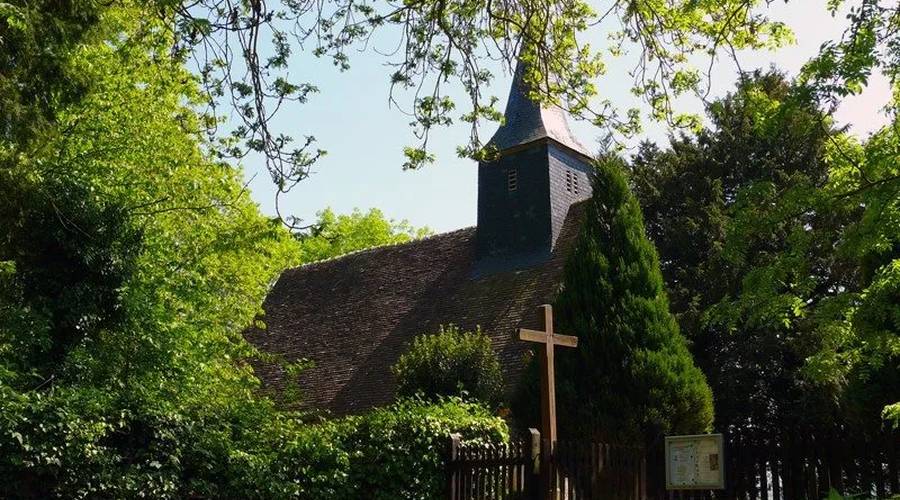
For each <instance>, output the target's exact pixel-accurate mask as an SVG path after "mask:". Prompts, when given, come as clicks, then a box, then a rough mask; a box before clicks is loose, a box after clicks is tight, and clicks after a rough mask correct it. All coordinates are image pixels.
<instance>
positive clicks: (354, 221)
mask: <svg viewBox="0 0 900 500" xmlns="http://www.w3.org/2000/svg"><path fill="white" fill-rule="evenodd" d="M430 234H431V230H430V229H428V228H427V227H422V228H418V229H416V228H414V227H412V226H411V225H410V224H409V222H407V221H405V220H403V221H400V222H396V221H394V220H391V219H387V218H385V216H384V214H383V213H382V212H381V211H380V210H378V209H376V208H372V209H370V210H369V211H368V212H366V213H362V212H361V211H359V210H358V209H357V210H354V211H353V212H352V213H350V214H349V215H336V214H335V213H334V212H333V211H332V210H331V209H330V208H326V209H325V210H323V211H321V212H319V214H318V220H317V221H316V223H315V224H314V225H313V227H312V229H311V230H310V231H309V233H306V234H301V235H299V236H298V237H297V238H298V239H299V241H300V260H301V262H304V263H307V262H315V261H318V260H324V259H330V258H333V257H337V256H340V255H344V254H347V253H350V252H355V251H357V250H364V249H366V248H371V247H376V246H382V245H394V244H397V243H405V242H407V241H410V240H413V239H418V238H424V237H425V236H428V235H430Z"/></svg>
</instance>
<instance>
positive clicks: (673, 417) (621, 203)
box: [556, 159, 713, 445]
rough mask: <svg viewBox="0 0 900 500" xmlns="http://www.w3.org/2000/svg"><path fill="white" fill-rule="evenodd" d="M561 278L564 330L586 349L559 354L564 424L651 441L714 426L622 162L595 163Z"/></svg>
mask: <svg viewBox="0 0 900 500" xmlns="http://www.w3.org/2000/svg"><path fill="white" fill-rule="evenodd" d="M563 283H564V284H563V289H562V291H561V292H560V294H559V297H558V298H557V299H556V306H557V311H558V323H559V328H560V330H561V331H564V332H567V333H570V334H574V335H577V336H578V338H579V345H578V349H572V350H566V351H561V352H560V353H559V356H558V363H557V364H558V376H557V384H558V387H559V411H558V415H559V419H560V428H561V429H566V431H565V432H572V433H576V432H582V433H584V432H592V433H594V434H595V435H598V434H599V435H600V436H601V437H603V438H604V439H610V440H614V441H619V440H621V441H626V442H634V440H638V442H647V443H648V444H651V445H653V444H658V443H659V441H660V440H661V438H662V436H663V435H664V434H672V433H692V432H703V431H706V430H708V429H709V428H710V425H711V423H712V418H713V411H712V394H711V393H710V389H709V387H708V386H707V385H706V380H705V378H704V376H703V374H702V372H700V370H699V369H698V368H697V367H695V366H694V362H693V360H692V359H691V355H690V352H689V351H688V349H687V344H686V342H685V339H684V338H683V337H682V336H681V334H680V333H679V331H678V325H677V323H676V322H675V318H674V317H673V316H672V315H671V314H670V313H669V303H668V300H667V299H666V294H665V291H664V289H663V280H662V275H661V274H660V271H659V261H658V257H657V254H656V250H655V249H654V248H653V244H652V243H650V241H649V240H648V239H647V237H646V236H645V234H644V227H643V220H642V216H641V209H640V207H639V206H638V203H637V199H636V198H635V197H634V195H633V194H632V193H631V191H630V190H629V188H628V185H627V183H626V181H625V176H624V173H623V165H622V162H621V161H619V160H615V159H606V160H604V161H602V162H601V163H600V164H599V165H598V166H597V170H596V173H595V177H594V195H593V196H592V197H591V199H590V200H589V201H588V202H587V208H586V215H585V221H584V224H583V227H582V230H581V234H580V236H579V239H578V241H577V243H576V245H575V247H574V249H573V250H572V253H571V255H570V256H569V258H568V260H567V262H566V268H565V274H564V282H563Z"/></svg>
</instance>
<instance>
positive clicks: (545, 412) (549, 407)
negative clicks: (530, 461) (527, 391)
mask: <svg viewBox="0 0 900 500" xmlns="http://www.w3.org/2000/svg"><path fill="white" fill-rule="evenodd" d="M540 308H541V309H543V317H544V331H542V332H541V331H537V330H529V329H527V328H519V339H520V340H525V341H527V342H538V343H540V344H543V345H544V348H543V349H542V351H543V354H542V355H541V434H543V436H542V438H543V439H546V440H548V442H549V443H550V446H551V449H552V448H553V447H554V446H555V445H556V377H555V375H554V373H553V346H557V345H560V346H565V347H578V337H572V336H569V335H558V334H555V333H553V306H551V305H549V304H544V305H542V306H540Z"/></svg>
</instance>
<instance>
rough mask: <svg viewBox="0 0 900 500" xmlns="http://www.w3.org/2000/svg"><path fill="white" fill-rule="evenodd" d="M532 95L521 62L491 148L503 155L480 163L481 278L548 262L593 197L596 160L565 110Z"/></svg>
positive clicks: (479, 258)
mask: <svg viewBox="0 0 900 500" xmlns="http://www.w3.org/2000/svg"><path fill="white" fill-rule="evenodd" d="M528 94H529V92H528V88H527V86H526V85H525V82H524V66H523V64H522V62H521V61H520V62H519V64H518V65H517V67H516V73H515V77H514V78H513V83H512V87H511V88H510V90H509V99H508V100H507V103H506V112H505V117H506V119H505V121H504V123H503V125H501V126H500V128H499V129H497V132H496V133H494V136H493V137H492V138H491V140H490V141H489V142H488V145H489V146H490V145H493V146H494V147H495V148H496V149H497V151H498V153H499V154H498V157H497V158H496V159H494V160H492V161H490V162H479V164H478V229H477V232H476V234H477V236H476V240H477V242H476V252H477V258H478V262H479V266H478V267H479V271H480V272H492V271H500V270H509V269H516V268H522V267H529V266H531V265H535V264H538V263H540V262H542V261H544V260H545V259H547V258H548V257H549V256H550V254H551V252H552V251H553V248H554V245H555V244H556V239H557V237H558V236H559V232H560V229H561V228H562V224H563V222H564V221H565V218H566V214H567V213H568V211H569V207H570V206H571V205H572V204H573V203H575V202H578V201H581V200H583V199H585V198H588V197H589V196H590V195H591V181H590V172H591V170H592V167H591V155H590V153H588V150H587V148H585V147H584V146H583V145H582V144H581V143H580V142H579V141H578V140H577V139H576V138H575V136H574V135H573V134H572V131H571V130H570V129H569V124H568V122H567V121H566V115H565V112H564V111H563V110H562V109H561V108H559V107H557V106H544V105H540V104H538V103H536V102H534V101H532V100H531V99H530V98H529V97H528Z"/></svg>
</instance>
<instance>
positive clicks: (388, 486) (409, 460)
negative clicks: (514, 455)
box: [338, 397, 509, 500]
mask: <svg viewBox="0 0 900 500" xmlns="http://www.w3.org/2000/svg"><path fill="white" fill-rule="evenodd" d="M338 425H339V426H344V430H345V435H344V437H343V447H344V449H345V450H348V452H349V453H350V457H351V458H350V471H349V484H350V485H351V491H350V494H349V495H347V496H346V498H369V499H372V500H379V499H430V498H435V499H437V498H442V495H443V492H444V491H443V486H444V480H445V476H444V459H445V454H446V453H447V451H448V442H449V436H450V434H451V433H460V434H461V435H462V436H463V438H464V439H465V441H466V442H469V443H479V442H480V443H494V444H497V443H505V442H507V441H508V439H509V435H508V430H507V427H506V423H505V422H504V421H503V420H502V419H501V418H499V417H495V416H492V415H491V414H490V412H489V410H488V409H486V408H485V407H483V406H481V405H478V404H475V403H467V402H464V401H462V400H461V399H459V398H455V397H453V398H447V399H443V400H441V401H438V402H436V403H435V402H428V401H425V400H422V399H418V398H414V399H403V400H400V401H398V402H396V403H394V404H393V405H391V406H388V407H385V408H379V409H376V410H373V411H372V412H370V413H368V414H366V415H364V416H361V417H349V418H347V419H345V420H344V421H343V422H341V423H339V424H338Z"/></svg>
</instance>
